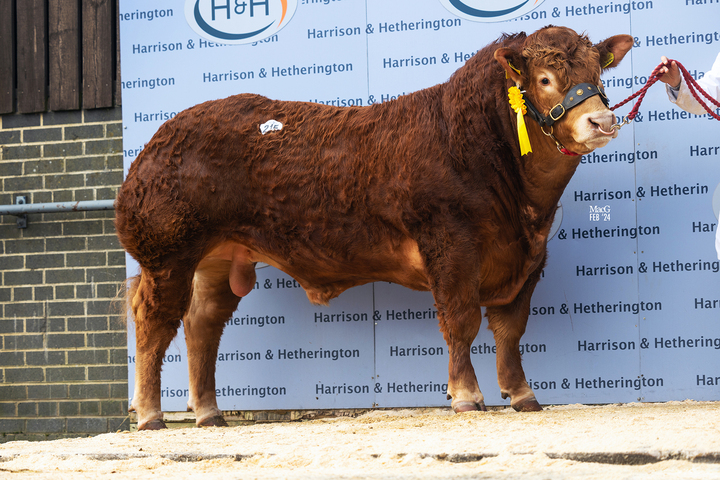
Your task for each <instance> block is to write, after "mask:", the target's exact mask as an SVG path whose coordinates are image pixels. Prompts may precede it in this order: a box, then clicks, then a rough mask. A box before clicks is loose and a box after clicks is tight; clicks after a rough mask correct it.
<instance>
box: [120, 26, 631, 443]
mask: <svg viewBox="0 0 720 480" xmlns="http://www.w3.org/2000/svg"><path fill="white" fill-rule="evenodd" d="M631 46H632V37H630V36H627V35H617V36H614V37H610V38H608V39H607V40H605V41H603V42H601V43H599V44H597V45H593V44H592V43H591V42H590V41H589V40H588V39H587V38H586V37H585V36H580V35H578V34H576V33H575V32H573V31H572V30H570V29H567V28H562V27H546V28H544V29H542V30H539V31H537V32H535V33H533V34H532V35H530V36H526V35H525V34H518V35H513V36H504V37H503V38H501V39H499V40H498V41H497V42H495V43H493V44H491V45H489V46H487V47H485V48H484V49H482V50H480V51H479V52H478V53H477V54H476V55H475V56H473V57H472V58H471V59H470V60H468V62H467V63H466V64H465V65H464V66H463V67H461V68H460V69H458V70H457V71H456V72H455V73H454V74H453V75H452V77H451V78H450V79H449V80H448V81H447V82H445V83H443V84H439V85H435V86H434V87H431V88H428V89H425V90H421V91H418V92H415V93H413V94H410V95H406V96H403V97H400V98H399V99H397V100H394V101H391V102H387V103H383V104H377V105H372V106H369V107H350V108H338V107H330V106H325V105H318V104H312V103H305V102H280V101H273V100H269V99H267V98H264V97H261V96H257V95H237V96H233V97H229V98H226V99H224V100H217V101H211V102H206V103H203V104H200V105H197V106H195V107H192V108H190V109H188V110H185V111H183V112H181V113H180V114H178V115H177V116H176V117H175V118H173V119H172V120H170V121H168V122H166V123H165V124H164V125H162V126H161V127H160V129H159V130H158V132H157V133H156V134H155V136H154V137H153V138H152V140H151V141H150V142H149V143H148V144H147V146H146V147H145V149H144V150H143V152H142V154H141V155H140V156H139V157H138V158H137V160H136V161H135V162H134V163H133V164H132V166H131V168H130V172H129V174H128V177H127V180H126V181H125V183H124V184H123V186H122V188H121V189H120V192H119V194H118V197H117V201H116V203H115V207H116V226H117V232H118V235H119V237H120V241H121V242H122V245H123V246H124V247H125V248H126V249H127V251H128V252H129V253H130V254H131V255H132V256H133V257H134V258H135V259H136V260H137V261H138V263H139V264H140V267H141V274H140V277H139V280H138V281H136V282H135V289H134V290H133V291H134V293H133V295H132V297H131V302H132V303H131V304H132V310H133V313H134V316H135V325H136V336H137V353H136V376H135V393H134V395H133V398H132V405H131V409H134V410H135V411H136V412H137V414H138V428H139V429H155V428H163V427H165V424H164V423H163V420H162V418H163V414H162V411H161V406H160V370H161V367H162V358H163V355H164V353H165V350H166V349H167V347H168V345H169V343H170V341H171V340H172V338H173V337H174V336H175V335H176V333H177V329H178V327H179V325H180V322H181V320H182V321H183V322H184V326H185V337H186V342H187V352H188V362H189V375H190V398H189V401H188V408H190V409H192V410H194V411H195V414H196V418H197V424H198V425H224V424H225V421H224V419H223V418H222V416H221V412H220V410H219V409H218V408H217V403H216V399H215V362H216V358H217V353H218V345H219V343H220V336H221V335H222V332H223V327H224V326H225V322H226V321H227V320H228V318H229V317H230V316H231V314H232V313H233V312H234V311H235V309H236V308H237V306H238V302H239V301H240V298H242V297H244V296H245V295H247V294H248V293H249V292H250V291H251V290H252V288H253V286H254V284H255V264H256V263H257V262H266V263H268V264H270V265H272V266H275V267H277V268H279V269H280V270H282V271H284V272H286V273H287V274H289V275H290V276H292V277H293V278H294V279H296V280H297V281H298V282H299V283H300V285H302V287H303V288H304V289H305V291H306V292H307V296H308V298H309V299H310V301H311V302H313V303H315V304H327V303H328V301H329V300H330V299H332V298H334V297H336V296H338V295H339V294H340V293H342V292H343V291H345V290H346V289H348V288H350V287H353V286H356V285H361V284H365V283H368V282H374V281H388V282H393V283H398V284H401V285H404V286H406V287H409V288H412V289H416V290H430V291H431V292H432V294H433V296H434V299H435V305H436V307H437V310H438V318H439V323H440V329H441V331H442V333H443V335H444V337H445V340H446V342H447V344H448V347H449V352H450V364H449V381H448V392H447V393H448V398H450V397H452V407H453V409H455V411H457V412H461V411H466V410H475V409H484V408H485V406H484V401H483V395H482V393H480V388H479V387H478V383H477V379H476V377H475V372H474V370H473V367H472V364H471V361H470V346H471V344H472V342H473V340H474V339H475V336H476V335H477V333H478V329H479V328H480V323H481V320H482V315H481V310H480V307H481V306H486V307H487V317H488V323H489V328H490V329H491V330H492V332H493V334H494V337H495V343H496V345H497V374H498V383H499V385H500V390H501V392H502V395H503V398H507V397H508V396H509V397H510V398H511V403H512V406H513V407H514V408H515V409H516V410H520V411H532V410H541V407H540V405H539V404H538V402H537V400H536V399H535V396H534V394H533V392H532V390H531V389H530V387H529V386H528V384H527V382H526V380H525V373H524V372H523V369H522V366H521V359H520V350H519V342H520V338H521V336H522V335H523V333H524V332H525V326H526V324H527V320H528V314H529V308H530V297H531V295H532V292H533V290H534V288H535V285H536V283H537V281H538V279H539V277H540V273H541V271H542V269H543V267H544V265H545V256H546V244H547V239H548V233H549V231H550V227H551V224H552V222H553V217H554V215H555V210H556V206H557V204H558V200H559V199H560V196H561V195H562V193H563V190H564V189H565V186H566V185H567V183H568V181H569V180H570V178H571V177H572V175H573V173H574V172H575V169H576V167H577V165H578V163H579V160H580V156H577V155H573V154H587V153H589V152H591V151H593V150H594V149H596V148H598V147H602V146H604V145H606V144H607V143H608V142H609V140H610V138H611V137H613V136H614V135H616V134H614V133H612V132H614V131H615V130H613V128H612V124H613V123H614V121H615V117H614V115H613V114H612V112H610V110H608V108H607V105H606V103H607V102H606V101H604V99H603V96H604V93H598V92H597V91H596V92H595V94H594V95H593V96H591V97H590V98H589V99H587V100H585V101H584V102H582V103H580V104H579V105H576V106H574V107H573V108H570V109H569V110H567V112H565V113H564V114H562V116H559V115H558V112H560V111H561V110H565V109H560V110H557V109H556V110H554V111H553V112H554V113H553V114H552V115H551V116H552V117H557V118H558V120H557V122H556V123H554V125H552V126H548V125H545V126H544V127H543V129H541V125H540V124H539V123H538V122H537V121H534V120H532V119H531V118H530V116H526V117H525V119H526V124H527V129H528V133H529V139H530V144H531V146H532V153H528V154H526V155H521V152H520V149H519V147H518V129H517V127H516V118H517V116H516V113H515V112H514V111H513V110H512V109H511V107H510V105H509V103H508V87H511V86H513V85H517V86H520V88H521V89H523V90H525V98H526V99H527V100H529V101H531V102H532V105H534V107H535V111H536V112H537V113H536V114H535V118H537V119H538V120H539V121H543V119H544V118H545V117H544V116H545V115H548V114H549V113H550V112H551V109H552V107H553V106H555V105H557V104H558V103H561V102H563V100H564V99H565V100H567V98H571V97H572V95H573V94H572V91H571V93H568V91H570V89H571V87H572V88H576V87H577V86H578V85H579V84H589V85H590V86H597V85H599V84H600V74H601V71H602V69H603V68H610V67H614V66H616V65H617V64H618V63H619V62H620V60H621V59H622V58H623V56H624V55H625V54H626V53H627V51H628V50H629V49H630V47H631ZM588 88H590V87H588ZM595 89H596V90H597V87H595ZM600 90H602V89H600ZM566 93H567V98H566ZM269 120H276V121H278V122H280V123H281V124H282V127H281V129H279V130H270V131H268V132H265V133H262V132H261V125H263V124H265V123H266V122H268V121H269ZM550 134H552V135H550Z"/></svg>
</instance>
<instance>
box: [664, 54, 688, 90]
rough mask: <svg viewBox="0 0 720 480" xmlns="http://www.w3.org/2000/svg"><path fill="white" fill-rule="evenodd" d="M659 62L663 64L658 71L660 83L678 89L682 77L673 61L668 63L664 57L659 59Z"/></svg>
mask: <svg viewBox="0 0 720 480" xmlns="http://www.w3.org/2000/svg"><path fill="white" fill-rule="evenodd" d="M660 60H661V61H662V63H663V67H662V68H661V69H660V70H659V71H658V76H659V77H660V81H661V82H664V83H667V84H668V85H670V86H671V87H672V88H675V89H677V88H679V87H680V82H681V80H682V77H681V76H680V69H679V68H678V66H677V63H676V62H675V60H673V61H672V62H670V61H669V60H668V58H667V57H666V56H665V55H663V56H662V57H660Z"/></svg>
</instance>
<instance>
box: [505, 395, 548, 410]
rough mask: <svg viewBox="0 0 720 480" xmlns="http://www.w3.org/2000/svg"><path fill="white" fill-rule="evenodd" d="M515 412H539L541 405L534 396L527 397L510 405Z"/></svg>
mask: <svg viewBox="0 0 720 480" xmlns="http://www.w3.org/2000/svg"><path fill="white" fill-rule="evenodd" d="M512 407H513V408H514V409H515V411H516V412H540V411H542V407H541V406H540V404H539V403H538V401H537V400H536V399H535V397H527V398H524V399H522V400H520V401H519V402H518V403H516V404H514V405H513V406H512Z"/></svg>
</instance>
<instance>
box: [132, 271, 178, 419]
mask: <svg viewBox="0 0 720 480" xmlns="http://www.w3.org/2000/svg"><path fill="white" fill-rule="evenodd" d="M191 274H192V272H191V271H190V272H188V271H185V270H184V269H183V270H182V271H177V270H176V271H172V270H167V271H163V272H150V271H147V270H145V269H143V271H142V273H141V277H140V283H139V285H138V288H137V290H136V292H135V295H134V297H133V299H132V309H133V314H134V316H135V337H136V352H135V392H134V393H133V398H132V403H131V406H130V410H131V411H135V412H137V416H138V430H158V429H161V428H165V423H164V422H163V414H162V407H161V405H160V370H161V369H162V362H163V357H164V355H165V351H166V350H167V348H168V346H169V345H170V342H171V341H172V339H173V338H174V337H175V335H176V334H177V330H178V327H179V326H180V319H181V318H182V316H183V314H184V313H185V309H186V308H187V305H188V302H189V300H190V288H191V277H190V275H191Z"/></svg>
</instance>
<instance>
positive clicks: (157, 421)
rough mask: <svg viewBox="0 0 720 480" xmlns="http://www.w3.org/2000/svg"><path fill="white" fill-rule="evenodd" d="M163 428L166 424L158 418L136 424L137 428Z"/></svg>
mask: <svg viewBox="0 0 720 480" xmlns="http://www.w3.org/2000/svg"><path fill="white" fill-rule="evenodd" d="M163 428H167V425H165V422H163V421H162V420H160V419H155V420H150V421H149V422H147V423H146V424H144V425H139V426H138V430H162V429H163Z"/></svg>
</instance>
